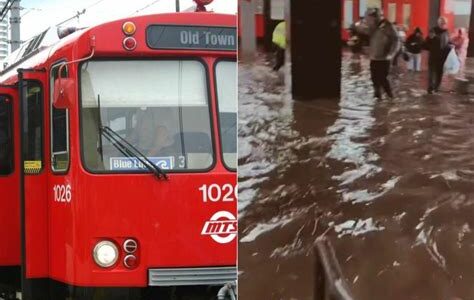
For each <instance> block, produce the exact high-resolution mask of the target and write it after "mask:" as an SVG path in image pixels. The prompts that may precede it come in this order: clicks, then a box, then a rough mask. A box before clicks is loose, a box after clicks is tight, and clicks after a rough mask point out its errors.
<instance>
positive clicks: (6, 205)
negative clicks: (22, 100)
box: [0, 86, 21, 294]
mask: <svg viewBox="0 0 474 300" xmlns="http://www.w3.org/2000/svg"><path fill="white" fill-rule="evenodd" d="M18 110H19V105H18V90H17V89H16V87H13V86H12V87H0V220H2V226H0V236H2V237H3V239H4V242H3V243H1V245H0V294H1V293H2V292H6V291H11V290H18V289H19V284H20V258H21V251H20V175H19V173H20V171H19V169H20V168H19V163H20V155H19V153H20V141H19V133H20V130H19V126H20V123H19V120H18ZM6 287H7V288H6Z"/></svg>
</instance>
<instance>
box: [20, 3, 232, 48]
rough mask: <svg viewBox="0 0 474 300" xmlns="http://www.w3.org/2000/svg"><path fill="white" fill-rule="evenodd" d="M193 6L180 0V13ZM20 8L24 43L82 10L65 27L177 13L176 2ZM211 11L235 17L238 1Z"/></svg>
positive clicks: (30, 5)
mask: <svg viewBox="0 0 474 300" xmlns="http://www.w3.org/2000/svg"><path fill="white" fill-rule="evenodd" d="M193 4H194V2H193V1H192V0H180V6H181V10H185V9H186V8H189V7H191V6H193ZM20 5H21V7H23V9H22V11H21V12H20V15H21V16H22V19H21V28H20V34H21V39H22V40H23V41H25V40H28V39H29V38H31V37H33V36H35V35H36V34H38V33H40V32H41V31H43V30H44V29H46V28H48V27H49V26H53V25H56V24H58V23H60V22H62V21H64V20H66V19H69V18H70V17H72V16H74V15H75V14H76V13H77V12H78V11H82V10H83V9H86V12H85V14H83V15H81V16H79V18H78V19H77V18H75V19H73V20H71V21H69V22H67V23H65V24H64V25H65V26H79V27H87V26H92V25H95V24H99V23H103V22H107V21H111V20H114V19H120V18H124V17H131V16H137V15H145V14H153V13H160V12H173V11H175V0H21V2H20ZM208 10H213V11H215V12H219V13H227V14H236V13H237V0H214V2H213V3H212V4H210V5H209V6H208Z"/></svg>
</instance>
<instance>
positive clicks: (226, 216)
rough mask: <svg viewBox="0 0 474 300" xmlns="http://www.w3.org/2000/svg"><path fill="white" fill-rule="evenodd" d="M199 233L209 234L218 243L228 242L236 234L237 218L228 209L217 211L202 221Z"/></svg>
mask: <svg viewBox="0 0 474 300" xmlns="http://www.w3.org/2000/svg"><path fill="white" fill-rule="evenodd" d="M201 235H210V236H211V238H212V239H213V240H214V241H216V242H218V243H219V244H227V243H230V242H231V241H232V240H233V239H235V237H236V236H237V219H236V218H235V217H234V215H233V214H231V213H230V212H228V211H219V212H217V213H215V214H214V215H213V216H212V217H211V219H210V220H209V221H206V223H204V227H203V228H202V231H201Z"/></svg>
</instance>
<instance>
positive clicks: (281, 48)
mask: <svg viewBox="0 0 474 300" xmlns="http://www.w3.org/2000/svg"><path fill="white" fill-rule="evenodd" d="M272 41H273V44H275V48H276V53H275V66H274V67H273V70H274V71H278V70H279V69H280V68H281V67H282V66H283V64H284V63H285V49H286V23H285V22H284V21H283V22H280V23H278V25H277V26H276V27H275V30H273V35H272Z"/></svg>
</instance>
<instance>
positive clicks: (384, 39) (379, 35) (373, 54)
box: [358, 8, 400, 99]
mask: <svg viewBox="0 0 474 300" xmlns="http://www.w3.org/2000/svg"><path fill="white" fill-rule="evenodd" d="M366 15H367V16H366V18H365V21H366V22H365V23H366V24H367V26H366V27H365V28H364V27H362V26H361V27H360V28H359V29H358V30H359V31H361V32H362V33H365V34H367V35H368V36H369V38H370V44H369V57H370V74H371V78H372V83H373V85H374V97H375V98H379V99H380V98H381V97H382V89H383V90H384V91H385V93H387V96H388V97H389V98H393V93H392V88H391V86H390V82H389V81H388V74H389V71H390V62H391V61H392V59H393V57H394V55H395V54H396V53H397V52H398V50H399V49H400V40H399V38H398V33H397V30H396V29H395V26H393V24H392V23H390V22H389V21H388V20H387V19H385V18H384V17H383V13H382V11H381V10H380V9H378V8H371V9H368V11H367V14H366Z"/></svg>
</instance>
